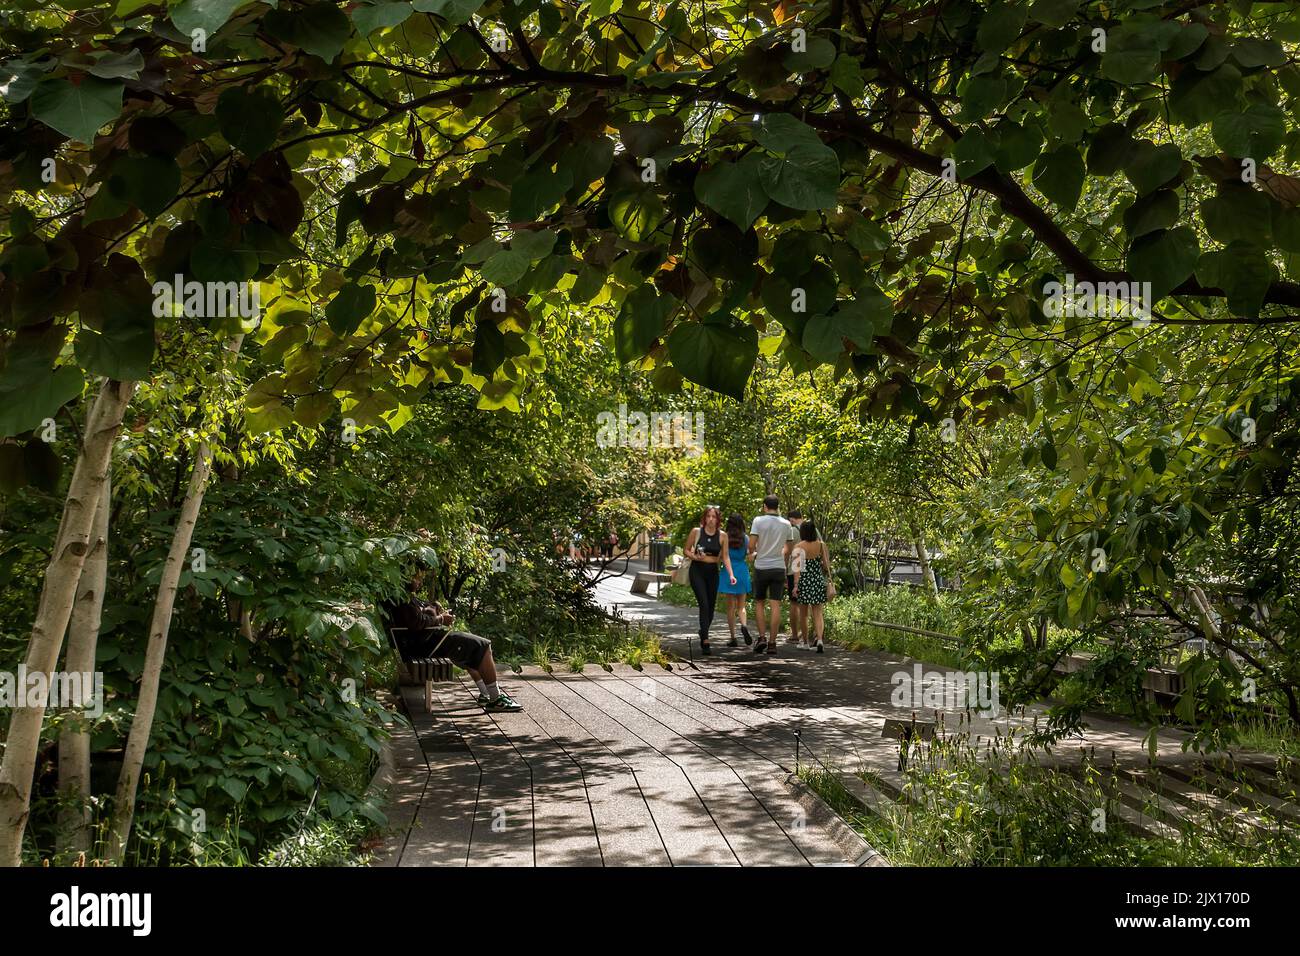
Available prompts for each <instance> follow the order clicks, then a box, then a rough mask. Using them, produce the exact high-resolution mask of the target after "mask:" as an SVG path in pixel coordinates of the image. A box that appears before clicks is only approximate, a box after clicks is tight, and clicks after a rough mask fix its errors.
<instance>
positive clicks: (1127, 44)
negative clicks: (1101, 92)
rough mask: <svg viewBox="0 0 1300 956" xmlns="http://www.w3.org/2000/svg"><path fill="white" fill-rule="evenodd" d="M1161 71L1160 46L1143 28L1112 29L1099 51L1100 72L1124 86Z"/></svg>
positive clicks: (1136, 82)
mask: <svg viewBox="0 0 1300 956" xmlns="http://www.w3.org/2000/svg"><path fill="white" fill-rule="evenodd" d="M1159 71H1160V47H1159V46H1158V45H1157V43H1156V39H1155V37H1154V36H1152V35H1151V34H1150V33H1148V32H1147V31H1145V30H1125V29H1123V28H1122V27H1121V28H1120V29H1119V30H1115V31H1114V32H1113V35H1112V36H1111V38H1110V42H1109V43H1108V44H1107V46H1106V52H1105V53H1103V54H1102V55H1101V75H1102V76H1104V77H1106V79H1108V80H1114V81H1115V82H1116V83H1123V84H1124V85H1125V86H1136V85H1138V84H1141V83H1149V82H1151V81H1152V80H1154V79H1155V78H1156V74H1157V73H1159Z"/></svg>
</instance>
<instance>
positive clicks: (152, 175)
mask: <svg viewBox="0 0 1300 956" xmlns="http://www.w3.org/2000/svg"><path fill="white" fill-rule="evenodd" d="M180 188H181V169H180V167H179V166H177V165H176V161H175V160H173V159H170V158H168V157H166V156H124V157H122V158H121V159H119V160H118V161H117V162H116V163H115V164H114V165H113V173H112V175H111V176H110V177H109V180H108V190H109V192H110V193H112V194H113V197H114V198H115V199H118V200H120V201H122V202H128V203H130V204H131V205H133V206H135V207H136V208H137V209H139V210H140V211H141V212H142V213H144V214H145V215H146V216H148V217H150V218H152V217H154V216H157V215H158V214H159V213H161V212H162V211H163V210H164V209H166V208H167V206H168V205H169V204H170V203H171V201H172V199H173V198H175V196H176V194H177V193H178V192H179V191H180Z"/></svg>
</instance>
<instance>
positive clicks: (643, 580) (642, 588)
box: [632, 571, 673, 597]
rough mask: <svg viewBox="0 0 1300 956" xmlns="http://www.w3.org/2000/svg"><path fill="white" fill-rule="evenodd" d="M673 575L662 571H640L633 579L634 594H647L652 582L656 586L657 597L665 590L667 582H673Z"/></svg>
mask: <svg viewBox="0 0 1300 956" xmlns="http://www.w3.org/2000/svg"><path fill="white" fill-rule="evenodd" d="M672 580H673V576H672V575H671V574H665V573H663V572H662V571H638V572H637V573H636V577H634V578H633V579H632V593H633V594H647V593H649V590H650V584H651V582H653V583H654V586H655V597H658V596H659V592H660V591H662V590H663V586H664V585H665V584H671V583H672Z"/></svg>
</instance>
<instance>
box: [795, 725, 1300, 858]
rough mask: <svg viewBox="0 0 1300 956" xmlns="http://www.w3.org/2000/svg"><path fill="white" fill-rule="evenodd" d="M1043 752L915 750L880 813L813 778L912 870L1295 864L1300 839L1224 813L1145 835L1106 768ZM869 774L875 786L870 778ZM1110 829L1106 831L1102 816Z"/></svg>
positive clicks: (1015, 746)
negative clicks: (1129, 818)
mask: <svg viewBox="0 0 1300 956" xmlns="http://www.w3.org/2000/svg"><path fill="white" fill-rule="evenodd" d="M1042 755H1043V751H1041V750H1037V749H1034V748H1031V747H1030V746H1029V745H1028V744H1026V743H1024V742H1023V741H1018V742H1015V743H1007V742H1005V741H1003V742H1000V743H999V744H998V745H997V746H996V747H995V749H994V752H992V753H991V754H989V753H986V752H984V751H982V750H977V748H976V745H975V744H974V743H972V741H971V740H970V738H969V735H968V734H953V735H947V736H945V737H940V738H936V739H935V740H934V741H932V742H929V743H918V744H917V745H914V747H913V751H912V757H911V763H910V764H909V766H908V769H907V771H906V778H907V785H906V790H905V793H906V796H907V797H908V799H907V800H904V801H900V802H898V803H894V804H887V805H886V806H885V810H884V814H883V816H878V815H876V814H873V813H869V812H868V811H867V810H866V809H865V808H864V807H862V806H861V804H859V803H858V802H857V801H856V800H855V799H854V798H853V797H852V795H851V794H850V793H849V791H848V790H847V789H846V788H845V787H844V785H843V784H842V783H841V782H840V781H839V779H838V776H837V774H836V773H833V772H831V770H830V768H826V767H823V766H820V765H813V766H811V767H805V768H804V769H803V770H801V774H800V775H801V776H802V777H803V779H804V780H805V781H806V782H807V783H808V784H809V786H811V787H812V788H813V789H814V790H816V791H817V792H818V793H819V794H820V795H821V796H822V797H823V798H824V799H825V800H826V801H827V802H828V803H829V804H830V805H831V807H832V808H833V809H835V810H836V811H837V812H839V813H840V814H841V815H842V816H844V818H845V820H846V821H847V822H848V823H849V824H850V825H851V826H853V827H854V828H855V829H856V830H858V832H860V833H861V834H862V835H863V837H864V838H865V839H866V840H867V842H868V843H870V844H871V845H872V846H873V847H875V848H876V849H877V850H879V851H880V852H881V853H882V854H884V855H885V857H886V858H888V859H889V860H890V862H891V863H893V864H895V865H905V866H1243V865H1261V866H1270V865H1271V866H1294V865H1296V863H1297V862H1300V831H1297V829H1296V828H1295V827H1294V826H1293V825H1291V824H1289V823H1286V824H1281V825H1278V821H1273V823H1274V826H1273V827H1272V829H1270V830H1269V832H1267V833H1255V834H1250V833H1248V832H1246V831H1245V830H1243V829H1237V828H1234V827H1233V825H1232V824H1231V823H1229V822H1228V821H1227V820H1226V819H1225V818H1223V817H1221V816H1214V817H1211V818H1209V820H1208V821H1207V822H1206V823H1205V824H1204V825H1197V826H1194V827H1191V828H1190V829H1188V830H1186V831H1184V832H1183V833H1182V834H1181V835H1180V837H1179V838H1177V839H1159V838H1153V837H1148V836H1144V835H1139V834H1138V833H1136V832H1134V831H1132V830H1129V829H1128V828H1126V827H1125V826H1124V825H1122V823H1121V822H1120V820H1119V816H1118V813H1117V812H1116V809H1115V800H1116V798H1115V797H1114V796H1113V794H1112V793H1111V792H1109V791H1108V789H1107V786H1106V784H1105V782H1104V781H1105V777H1104V776H1103V775H1102V774H1101V773H1100V772H1099V769H1098V768H1097V767H1095V766H1093V765H1091V764H1090V763H1087V762H1085V763H1084V764H1083V765H1082V766H1081V767H1080V768H1079V770H1078V771H1077V772H1071V771H1067V770H1065V769H1057V768H1052V767H1048V766H1045V765H1044V764H1043V762H1042V760H1041V757H1042ZM859 776H860V777H862V778H863V779H864V780H866V781H867V782H868V783H871V782H873V777H872V774H871V773H870V772H860V773H859ZM1098 809H1102V810H1104V811H1105V813H1106V816H1105V819H1106V820H1108V821H1110V824H1109V825H1107V826H1105V827H1100V828H1099V827H1095V826H1094V825H1093V824H1094V821H1095V819H1096V817H1095V815H1094V814H1095V811H1096V810H1098Z"/></svg>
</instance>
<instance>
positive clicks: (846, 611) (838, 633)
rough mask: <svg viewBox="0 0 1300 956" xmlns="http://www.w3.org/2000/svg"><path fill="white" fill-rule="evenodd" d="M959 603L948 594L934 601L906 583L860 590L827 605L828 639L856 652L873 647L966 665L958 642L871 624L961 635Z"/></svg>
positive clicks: (920, 657) (931, 660) (950, 663)
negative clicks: (959, 629) (962, 662)
mask: <svg viewBox="0 0 1300 956" xmlns="http://www.w3.org/2000/svg"><path fill="white" fill-rule="evenodd" d="M956 600H957V599H956V598H955V597H954V596H953V595H951V594H949V593H947V592H944V593H941V594H940V595H939V597H938V598H937V599H934V598H931V597H930V596H929V595H928V594H927V593H926V592H924V591H922V590H920V589H919V588H910V587H907V586H905V585H888V586H885V587H882V588H880V589H878V590H868V591H859V592H857V593H856V594H851V595H848V596H845V597H839V598H836V599H835V600H834V601H831V602H830V603H829V604H827V605H826V633H827V637H829V638H830V639H831V640H833V641H835V642H836V643H838V644H842V645H844V646H845V647H848V648H850V649H852V650H862V649H864V648H869V649H871V650H879V651H888V652H889V653H891V654H904V655H906V656H908V657H915V658H918V659H920V660H924V661H929V662H930V663H934V664H945V665H953V666H955V665H957V664H960V663H961V661H962V655H961V653H960V650H959V648H958V646H957V644H956V643H954V642H948V641H944V640H942V639H938V638H933V637H927V636H925V635H923V634H912V633H909V632H906V631H896V630H893V629H892V628H883V627H876V626H873V625H872V624H871V623H870V622H872V621H880V622H884V623H886V624H898V625H902V626H905V627H913V628H920V629H923V630H927V631H935V632H937V633H941V634H952V635H954V636H959V632H958V630H957V628H958V627H959V621H960V617H959V612H958V609H957V607H956Z"/></svg>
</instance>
